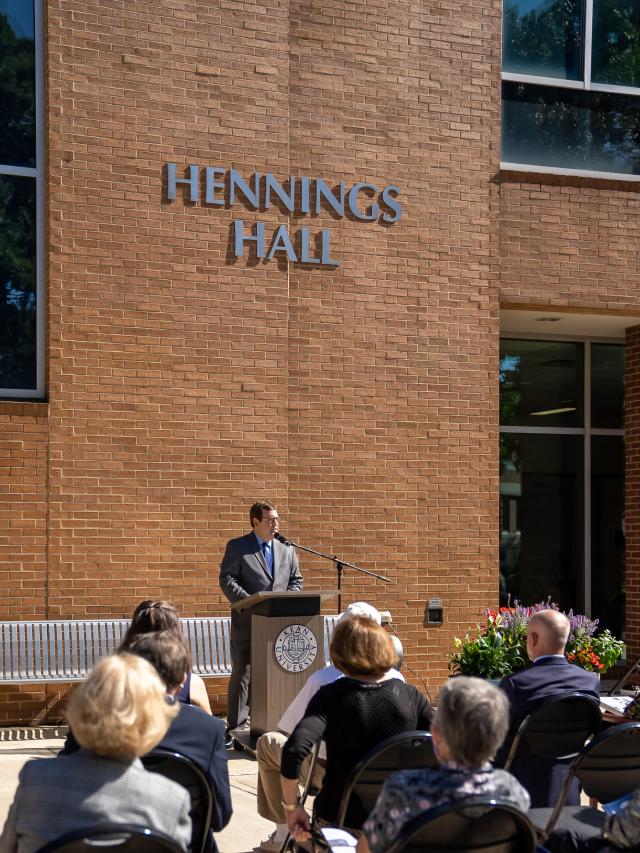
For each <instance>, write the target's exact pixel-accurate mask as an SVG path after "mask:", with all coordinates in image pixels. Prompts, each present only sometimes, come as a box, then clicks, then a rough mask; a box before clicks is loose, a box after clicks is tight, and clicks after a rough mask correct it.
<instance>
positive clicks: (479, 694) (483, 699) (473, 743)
mask: <svg viewBox="0 0 640 853" xmlns="http://www.w3.org/2000/svg"><path fill="white" fill-rule="evenodd" d="M508 720H509V710H508V703H507V699H506V697H505V695H504V693H502V692H501V691H500V690H498V688H497V687H494V686H493V685H492V684H490V683H489V682H488V681H484V680H482V679H480V678H467V677H465V676H459V677H457V678H452V679H451V680H450V681H448V682H447V683H446V684H445V685H444V687H443V688H442V691H441V693H440V696H439V699H438V706H437V710H436V713H435V717H434V718H433V723H432V724H431V733H432V736H433V746H434V749H435V752H436V756H437V758H438V761H439V762H440V766H439V767H433V768H425V769H424V770H403V771H401V772H400V773H394V774H393V776H391V777H390V778H389V779H387V781H386V782H385V783H384V787H383V789H382V791H381V793H380V796H379V797H378V801H377V803H376V805H375V807H374V809H373V811H372V812H371V814H370V815H369V817H368V818H367V820H366V821H365V823H364V826H363V829H362V835H361V836H360V838H359V840H358V853H369V851H373V853H382V851H384V850H386V849H387V847H389V846H390V844H391V843H392V842H393V841H394V840H395V838H396V836H397V835H398V833H399V832H400V830H401V829H402V827H403V826H404V825H405V823H407V822H408V821H409V820H411V819H412V818H414V817H416V816H417V815H419V814H421V813H422V812H425V811H427V810H428V809H432V808H434V807H435V806H442V805H445V804H446V803H450V802H453V801H455V800H460V799H463V798H465V797H478V796H485V795H486V796H490V797H498V798H500V799H503V800H508V801H510V802H512V803H513V804H514V805H515V806H517V807H518V808H519V809H521V810H522V811H526V810H527V809H528V808H529V795H528V794H527V792H526V791H525V789H524V788H523V787H522V785H521V784H520V783H519V782H518V781H517V779H515V778H514V777H513V776H512V775H511V774H510V773H507V771H506V770H494V769H492V767H491V765H490V763H489V762H490V761H491V760H492V758H493V756H494V755H495V754H496V751H497V750H498V748H499V746H500V744H501V743H502V741H503V740H504V737H505V735H506V733H507V727H508V724H509V723H508Z"/></svg>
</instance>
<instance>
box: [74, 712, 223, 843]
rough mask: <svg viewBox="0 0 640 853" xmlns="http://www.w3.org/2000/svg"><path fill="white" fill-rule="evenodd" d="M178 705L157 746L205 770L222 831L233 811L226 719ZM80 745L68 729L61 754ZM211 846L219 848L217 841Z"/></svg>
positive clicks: (213, 819)
mask: <svg viewBox="0 0 640 853" xmlns="http://www.w3.org/2000/svg"><path fill="white" fill-rule="evenodd" d="M179 707H180V711H179V713H178V716H177V717H175V718H174V719H173V720H172V722H171V725H170V726H169V729H168V731H167V733H166V735H165V736H164V738H163V739H162V740H161V741H160V743H159V744H158V748H159V749H168V750H173V751H175V752H180V753H182V755H186V757H187V758H190V759H191V760H192V761H194V762H195V763H196V764H197V765H198V766H199V767H200V769H201V770H203V771H204V772H205V773H206V775H207V778H208V779H209V782H210V784H211V788H212V789H213V814H212V817H211V828H212V829H213V830H215V831H216V832H219V831H220V830H221V829H223V828H224V827H225V826H226V825H227V824H228V823H229V821H230V820H231V813H232V811H233V810H232V807H231V789H230V787H229V769H228V766H227V753H226V750H225V747H224V723H223V722H222V720H219V719H218V718H217V717H212V716H210V715H209V714H207V713H205V712H204V711H201V710H200V708H196V707H194V706H193V705H184V704H182V702H180V703H179ZM78 749H80V745H79V743H78V741H77V740H76V739H75V737H74V736H73V733H72V731H71V729H69V734H68V735H67V739H66V741H65V744H64V748H63V749H62V751H61V752H60V755H69V754H71V753H72V752H76V751H77V750H78ZM210 849H213V850H215V849H216V847H215V843H214V846H213V847H212V848H210Z"/></svg>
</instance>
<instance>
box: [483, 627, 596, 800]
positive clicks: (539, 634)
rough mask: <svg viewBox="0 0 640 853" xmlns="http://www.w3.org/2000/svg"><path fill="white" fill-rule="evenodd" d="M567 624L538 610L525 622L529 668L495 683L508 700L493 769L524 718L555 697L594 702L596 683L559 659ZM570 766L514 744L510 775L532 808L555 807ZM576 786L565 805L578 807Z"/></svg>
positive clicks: (589, 674)
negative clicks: (574, 695)
mask: <svg viewBox="0 0 640 853" xmlns="http://www.w3.org/2000/svg"><path fill="white" fill-rule="evenodd" d="M569 630H570V626H569V620H568V619H567V617H566V616H565V615H564V614H563V613H559V612H558V611H557V610H541V611H540V612H539V613H536V614H534V615H533V616H532V617H531V618H530V619H529V626H528V633H527V653H528V655H529V658H530V660H531V661H532V666H530V667H529V668H528V669H523V670H521V671H520V672H516V673H514V674H513V675H508V676H506V677H505V678H503V679H502V681H501V682H500V687H501V688H502V689H503V690H504V691H505V693H506V694H507V696H508V698H509V705H510V711H509V734H508V735H507V739H506V741H505V743H504V745H503V747H502V749H501V750H500V752H499V754H498V756H497V758H496V765H497V766H498V767H500V766H502V765H503V764H504V762H505V761H506V758H507V755H508V754H509V749H510V747H511V743H512V741H513V738H514V736H515V734H516V732H517V730H518V727H519V726H520V723H521V722H522V721H523V720H524V718H525V717H526V716H528V714H530V713H531V712H532V711H534V710H535V709H536V708H538V707H539V706H540V705H542V704H543V703H544V702H547V701H548V700H549V699H554V698H556V697H558V696H562V695H566V694H568V693H573V692H574V691H576V690H579V691H580V692H581V693H586V694H587V695H589V696H593V697H594V698H595V699H599V698H600V683H599V681H598V677H597V675H596V674H595V673H593V672H587V671H586V670H584V669H582V668H581V667H579V666H574V664H571V663H569V662H568V660H567V659H566V657H565V655H564V650H565V646H566V645H567V640H568V639H569ZM569 764H570V761H569V760H566V761H564V762H562V761H554V760H553V759H545V758H540V757H538V756H535V755H532V753H531V752H530V750H529V748H528V746H527V744H526V743H525V742H524V740H521V741H520V745H519V747H518V751H517V753H516V756H515V759H514V762H513V764H512V766H511V767H510V768H509V769H510V771H511V773H512V774H513V775H514V776H515V777H516V779H518V780H519V781H520V782H521V783H522V784H523V785H524V787H525V788H526V789H527V790H528V791H529V794H530V796H531V806H532V808H540V807H545V806H553V805H555V803H556V801H557V799H558V795H559V793H560V789H561V787H562V783H563V781H564V780H565V779H566V777H567V774H568V769H569ZM579 801H580V792H579V788H578V783H577V782H576V783H575V785H573V786H572V789H571V791H570V792H569V797H568V799H567V805H578V804H579Z"/></svg>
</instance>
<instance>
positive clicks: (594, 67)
mask: <svg viewBox="0 0 640 853" xmlns="http://www.w3.org/2000/svg"><path fill="white" fill-rule="evenodd" d="M591 79H592V80H593V81H594V83H609V84H610V85H615V86H640V3H638V0H594V3H593V47H592V55H591Z"/></svg>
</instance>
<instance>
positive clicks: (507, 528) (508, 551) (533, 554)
mask: <svg viewBox="0 0 640 853" xmlns="http://www.w3.org/2000/svg"><path fill="white" fill-rule="evenodd" d="M582 482H583V437H582V436H580V435H515V434H513V433H502V434H501V435H500V601H501V603H506V600H507V596H508V595H510V596H511V599H512V600H513V599H514V598H517V599H519V600H520V601H521V602H522V603H523V604H533V603H534V602H536V601H544V600H546V598H547V596H551V599H552V600H553V601H555V602H557V603H558V604H559V605H560V606H561V607H562V608H563V609H564V608H566V609H568V608H570V607H573V608H575V609H582V607H583V604H584V603H583V597H584V586H583V582H582V571H583V568H582V567H583V560H584V553H583V550H584V549H583V506H584V505H583V492H582Z"/></svg>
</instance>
